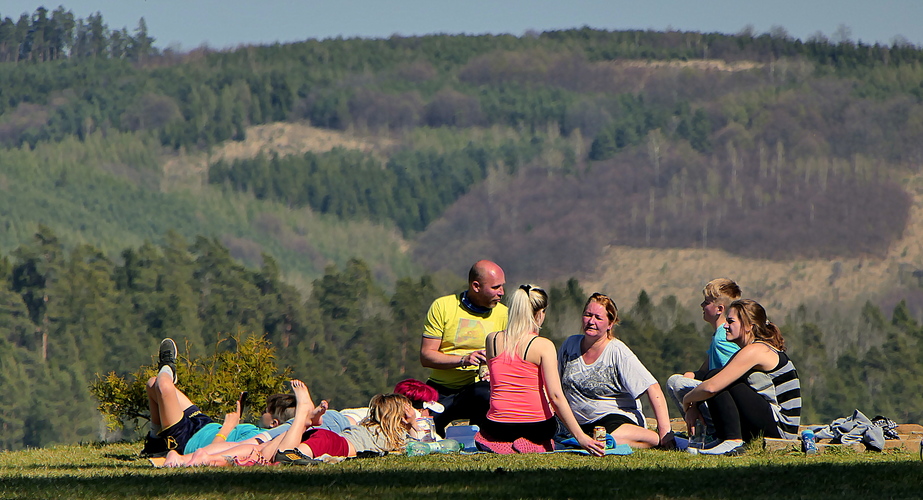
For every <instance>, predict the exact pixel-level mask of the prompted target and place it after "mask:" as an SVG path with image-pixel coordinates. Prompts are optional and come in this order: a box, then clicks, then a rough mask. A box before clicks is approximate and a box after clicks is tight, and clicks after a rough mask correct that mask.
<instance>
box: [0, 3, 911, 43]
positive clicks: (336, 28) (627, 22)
mask: <svg viewBox="0 0 923 500" xmlns="http://www.w3.org/2000/svg"><path fill="white" fill-rule="evenodd" d="M42 5H44V6H45V7H46V8H48V9H50V10H53V9H55V8H56V7H57V6H58V5H63V6H64V7H65V9H67V10H70V11H72V12H73V13H74V14H75V15H76V16H77V17H81V18H86V17H87V16H88V15H90V14H92V13H94V12H97V11H99V12H101V13H102V15H103V19H104V20H105V21H106V22H107V24H108V25H109V27H110V28H122V27H127V28H128V29H129V30H130V31H131V30H133V29H134V28H135V27H136V26H137V24H138V20H139V19H140V18H141V17H144V18H145V21H146V22H147V25H148V31H149V33H150V34H151V35H152V36H154V37H155V38H156V42H155V45H157V46H158V47H160V48H165V47H167V46H170V45H173V46H174V47H177V48H180V49H192V48H195V47H198V46H200V45H202V44H208V45H209V46H210V47H213V48H225V47H234V46H237V45H239V44H268V43H273V42H291V41H300V40H305V39H308V38H317V39H324V38H331V37H337V36H343V37H353V36H360V37H388V36H391V35H392V34H400V35H404V36H410V35H423V34H429V33H467V34H478V33H511V34H514V35H521V34H523V33H524V32H526V31H527V30H536V31H545V30H549V29H566V28H576V27H581V26H584V25H587V26H591V27H594V28H601V29H610V30H622V29H654V30H658V31H662V30H666V29H669V28H672V29H677V30H683V31H700V32H721V33H736V32H738V31H740V30H741V29H742V28H743V27H744V26H747V25H752V26H753V27H754V28H755V30H756V32H757V33H762V32H765V31H768V30H769V29H770V28H771V27H773V26H781V27H784V28H785V29H786V30H787V31H788V32H789V34H791V35H792V36H794V37H796V38H800V39H802V40H804V39H806V38H808V37H809V36H811V35H813V34H814V33H816V32H818V31H820V32H823V33H824V34H826V35H827V36H831V35H833V34H834V32H836V31H837V29H838V27H840V26H841V25H842V26H846V27H848V28H849V31H850V33H851V39H852V40H862V41H864V42H869V43H873V42H881V43H889V44H890V43H891V42H892V40H893V39H894V37H895V36H896V35H901V36H903V37H904V38H905V39H907V40H909V41H910V42H911V43H913V44H915V45H918V46H923V0H878V1H874V2H873V1H870V0H759V1H755V0H646V1H645V0H632V1H624V0H569V1H562V0H532V1H527V0H493V1H486V0H462V1H459V0H451V1H449V0H334V1H330V0H327V1H322V2H321V1H311V0H300V1H299V0H222V1H215V0H71V1H69V2H61V1H56V2H50V3H48V2H45V3H43V2H40V1H35V0H0V16H2V17H12V18H14V19H16V18H18V17H19V15H20V14H22V13H23V12H27V13H32V12H34V11H35V9H36V8H38V7H39V6H42Z"/></svg>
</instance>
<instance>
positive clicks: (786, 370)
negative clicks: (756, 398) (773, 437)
mask: <svg viewBox="0 0 923 500" xmlns="http://www.w3.org/2000/svg"><path fill="white" fill-rule="evenodd" d="M762 343H764V344H765V342H762ZM766 345H767V346H769V348H770V349H772V350H773V351H776V353H778V355H779V364H777V365H776V367H775V368H773V369H772V370H770V371H768V372H762V371H755V372H753V373H751V374H750V376H749V377H748V378H747V381H748V383H749V384H750V386H751V387H753V389H754V390H755V391H756V392H757V393H759V394H760V395H761V396H763V397H764V398H765V399H766V401H769V405H770V406H771V407H772V414H773V417H775V420H776V426H777V427H778V428H779V433H780V434H781V435H782V437H783V438H785V439H797V438H798V425H799V424H801V381H800V380H799V379H798V371H797V370H795V365H793V364H792V360H791V359H789V358H788V355H787V354H785V353H784V352H782V351H780V350H778V349H776V348H775V347H772V346H771V345H769V344H766ZM767 375H768V380H767V377H766V376H767Z"/></svg>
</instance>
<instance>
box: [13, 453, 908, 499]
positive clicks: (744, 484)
mask: <svg viewBox="0 0 923 500" xmlns="http://www.w3.org/2000/svg"><path fill="white" fill-rule="evenodd" d="M139 446H140V445H137V444H113V445H100V446H59V447H53V448H49V449H45V450H26V451H20V452H3V453H0V480H2V486H0V498H39V497H45V498H48V497H54V498H125V497H129V496H130V497H139V496H140V497H150V498H227V496H228V494H229V493H230V494H233V495H234V496H242V497H246V498H279V497H286V498H336V499H341V498H371V497H374V498H382V499H389V498H395V499H407V498H433V497H434V496H436V497H459V498H578V497H579V498H588V497H609V496H613V495H616V496H618V497H619V498H662V499H674V498H677V499H679V498H757V499H775V498H778V497H779V496H780V495H784V496H785V497H786V498H812V499H813V498H819V499H827V498H829V499H840V500H842V499H852V498H857V499H862V498H918V497H919V483H918V481H917V480H916V478H917V477H918V476H919V474H918V471H919V467H920V462H919V457H918V456H916V455H915V454H910V453H906V452H899V451H893V452H886V453H865V454H855V453H848V452H847V453H838V454H829V453H828V454H823V455H816V456H812V457H805V456H804V455H803V454H801V453H799V452H790V453H778V452H777V453H770V452H757V453H748V454H747V455H745V456H742V457H735V458H729V457H705V456H691V455H687V454H685V453H680V452H667V451H654V450H651V451H639V452H636V453H635V454H633V455H630V456H610V457H604V458H593V457H586V456H581V455H575V454H554V455H488V454H481V455H469V456H458V455H443V456H424V457H403V456H388V457H384V458H373V459H357V460H349V461H346V462H343V463H340V464H336V465H321V466H314V467H300V466H292V467H233V468H224V469H216V468H191V469H172V470H171V469H155V468H153V467H150V466H149V465H148V462H147V460H146V459H139V458H137V449H138V448H139Z"/></svg>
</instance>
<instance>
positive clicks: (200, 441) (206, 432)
mask: <svg viewBox="0 0 923 500" xmlns="http://www.w3.org/2000/svg"><path fill="white" fill-rule="evenodd" d="M219 430H221V424H219V423H216V422H212V423H210V424H208V425H206V426H205V427H202V428H201V429H199V432H196V433H195V434H193V435H192V437H191V438H189V441H188V442H187V443H186V448H184V449H183V454H185V455H188V454H190V453H192V452H194V451H196V450H198V449H199V448H204V447H206V446H208V445H210V444H212V441H214V439H215V436H217V435H218V431H219ZM260 432H263V429H260V428H259V427H257V426H255V425H253V424H238V425H237V427H235V428H234V429H232V430H231V432H230V433H228V439H227V441H228V442H230V443H236V442H239V441H244V440H246V439H250V438H252V437H253V436H256V435H257V434H259V433H260Z"/></svg>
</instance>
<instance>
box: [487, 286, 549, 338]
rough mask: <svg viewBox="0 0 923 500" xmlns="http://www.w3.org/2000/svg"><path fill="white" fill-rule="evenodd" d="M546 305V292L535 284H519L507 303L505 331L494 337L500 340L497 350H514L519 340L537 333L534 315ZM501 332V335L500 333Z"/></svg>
mask: <svg viewBox="0 0 923 500" xmlns="http://www.w3.org/2000/svg"><path fill="white" fill-rule="evenodd" d="M547 307H548V294H547V293H546V292H545V290H542V289H541V288H539V287H538V286H536V285H532V284H528V285H520V286H519V288H517V289H516V290H515V291H514V292H513V294H512V296H511V298H510V305H509V312H508V313H507V317H508V318H509V320H508V322H507V326H506V332H505V333H504V332H501V333H498V334H497V335H496V336H495V337H494V338H497V339H499V340H500V342H501V344H500V345H501V346H502V347H501V348H500V349H498V351H499V352H495V353H494V355H495V356H496V355H497V354H500V352H510V353H511V354H516V355H517V356H519V353H517V352H516V348H517V346H518V345H519V342H520V341H521V340H522V339H523V338H524V337H525V336H526V335H527V334H530V333H538V331H539V329H540V328H541V325H539V324H538V321H536V319H535V316H536V315H537V314H538V313H539V311H544V310H545V309H546V308H547ZM501 334H502V335H501Z"/></svg>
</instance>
